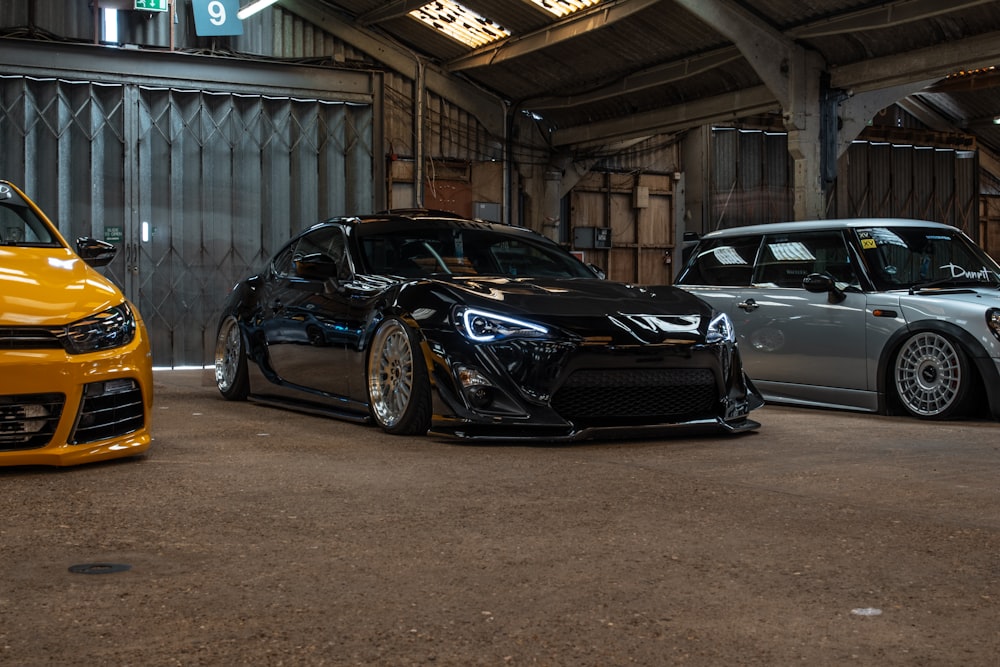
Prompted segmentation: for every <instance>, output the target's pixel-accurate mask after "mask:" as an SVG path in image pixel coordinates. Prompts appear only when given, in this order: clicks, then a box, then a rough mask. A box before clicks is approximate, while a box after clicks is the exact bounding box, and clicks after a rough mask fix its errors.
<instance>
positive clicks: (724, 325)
mask: <svg viewBox="0 0 1000 667" xmlns="http://www.w3.org/2000/svg"><path fill="white" fill-rule="evenodd" d="M705 342H706V343H735V342H736V327H734V326H733V321H732V320H731V319H729V315H726V314H725V313H716V314H715V315H713V316H712V319H711V321H709V323H708V331H707V332H705Z"/></svg>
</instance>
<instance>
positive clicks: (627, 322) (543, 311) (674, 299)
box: [441, 278, 712, 339]
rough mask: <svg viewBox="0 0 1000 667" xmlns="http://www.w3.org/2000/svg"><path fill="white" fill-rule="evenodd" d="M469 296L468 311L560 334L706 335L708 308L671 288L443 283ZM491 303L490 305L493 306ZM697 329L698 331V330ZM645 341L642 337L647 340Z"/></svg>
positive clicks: (573, 282) (572, 281)
mask: <svg viewBox="0 0 1000 667" xmlns="http://www.w3.org/2000/svg"><path fill="white" fill-rule="evenodd" d="M441 282H444V283H447V284H448V285H450V286H452V287H453V288H457V289H459V290H461V291H462V292H464V293H465V294H466V295H467V298H465V299H463V300H464V301H465V302H466V303H468V304H469V305H472V304H473V303H475V304H477V307H481V308H486V309H490V308H491V306H492V308H493V309H495V310H497V311H498V312H502V313H508V314H510V313H515V312H516V313H520V314H521V315H522V316H524V317H526V318H530V319H532V320H534V321H536V322H539V323H542V324H552V325H555V326H557V327H560V328H562V329H564V330H568V331H574V330H578V332H580V333H582V332H587V333H594V332H595V330H600V329H601V328H602V327H600V326H599V325H598V324H597V323H596V322H595V320H598V319H600V320H603V321H604V322H605V327H606V329H607V333H609V334H610V333H615V332H616V330H617V333H619V334H621V333H624V332H625V331H629V332H630V333H631V336H630V337H634V336H635V335H636V334H642V332H646V333H647V334H655V337H656V338H657V339H659V338H662V336H663V335H664V334H665V333H667V332H668V331H669V330H671V329H673V330H674V331H676V332H677V333H686V334H687V335H691V334H693V333H694V330H696V329H699V328H700V329H701V330H702V331H704V327H705V324H706V323H705V319H706V318H707V317H709V316H710V315H711V312H712V310H711V307H710V306H708V305H707V304H706V303H705V302H703V301H702V300H701V299H698V298H697V297H694V296H693V295H691V294H689V293H687V292H684V291H683V290H680V289H677V288H675V287H671V286H663V285H659V286H655V287H643V286H638V285H630V284H626V283H617V282H612V281H608V280H599V279H596V278H595V279H593V280H590V279H585V278H568V279H557V278H551V279H544V278H530V279H529V278H516V279H510V278H492V279H490V278H475V279H471V278H464V279H454V280H445V281H441ZM491 302H493V304H495V305H493V304H491ZM699 325H700V326H699ZM646 337H647V335H642V338H644V339H645V338H646Z"/></svg>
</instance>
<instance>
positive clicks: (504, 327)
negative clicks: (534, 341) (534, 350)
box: [455, 308, 549, 343]
mask: <svg viewBox="0 0 1000 667" xmlns="http://www.w3.org/2000/svg"><path fill="white" fill-rule="evenodd" d="M455 319H456V326H457V327H458V330H459V331H460V332H462V335H464V336H465V337H466V338H468V339H470V340H474V341H476V342H477V343H489V342H493V341H498V340H504V339H506V338H538V337H540V336H545V335H548V333H549V330H548V329H546V328H545V327H543V326H542V325H540V324H535V323H533V322H527V321H525V320H519V319H517V318H514V317H508V316H506V315H500V314H498V313H491V312H489V311H486V310H479V309H477V308H459V309H458V310H456V311H455Z"/></svg>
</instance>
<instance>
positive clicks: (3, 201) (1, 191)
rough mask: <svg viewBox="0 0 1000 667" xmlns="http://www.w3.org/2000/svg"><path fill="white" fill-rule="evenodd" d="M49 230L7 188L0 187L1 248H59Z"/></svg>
mask: <svg viewBox="0 0 1000 667" xmlns="http://www.w3.org/2000/svg"><path fill="white" fill-rule="evenodd" d="M58 245H60V244H59V242H58V241H57V240H56V239H54V238H53V237H52V234H51V232H49V228H48V227H47V226H46V225H45V223H43V222H42V221H41V220H40V219H39V218H38V217H37V216H36V215H35V212H34V211H32V210H31V209H30V208H29V207H28V205H27V204H26V203H25V202H24V201H23V200H22V199H21V198H20V197H18V196H17V194H16V193H14V192H13V191H12V190H11V189H10V188H8V187H7V186H3V185H0V246H48V247H51V246H58Z"/></svg>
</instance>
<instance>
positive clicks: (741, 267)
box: [676, 219, 1000, 419]
mask: <svg viewBox="0 0 1000 667" xmlns="http://www.w3.org/2000/svg"><path fill="white" fill-rule="evenodd" d="M676 282H677V284H678V285H679V286H680V287H682V288H684V289H686V290H688V291H691V292H693V293H695V294H696V295H698V296H700V297H701V298H702V299H704V300H705V301H708V302H709V303H711V304H712V305H713V306H715V308H717V309H718V310H720V311H722V312H725V313H728V314H729V316H730V318H731V319H732V320H733V322H734V324H735V327H736V332H737V336H738V340H739V345H740V350H741V353H742V356H743V365H744V368H745V370H746V372H747V374H748V375H749V376H750V377H751V378H752V379H753V380H754V382H755V384H756V385H757V387H758V389H759V390H760V391H761V393H762V394H763V395H764V397H765V399H767V400H770V401H773V402H776V403H791V404H798V405H807V406H816V407H829V408H846V409H853V410H864V411H870V412H879V413H882V414H894V413H898V412H900V410H899V409H900V408H902V409H903V410H905V411H906V412H907V413H909V414H911V415H913V416H916V417H921V418H927V419H949V418H956V417H965V416H986V415H989V416H992V417H993V418H994V419H998V418H1000V265H998V264H997V262H996V261H994V260H993V259H992V258H991V257H990V256H989V255H987V254H986V253H985V252H983V250H982V249H980V248H979V247H978V246H977V245H976V244H975V243H973V242H972V240H970V239H969V238H968V237H967V236H965V235H964V234H963V233H962V232H961V231H959V230H958V229H956V228H954V227H950V226H947V225H943V224H938V223H933V222H923V221H917V220H897V219H854V220H825V221H813V222H787V223H778V224H770V225H754V226H748V227H739V228H732V229H725V230H720V231H716V232H711V233H709V234H706V235H705V236H704V237H702V238H701V239H700V240H699V242H698V244H697V246H696V247H695V248H694V249H693V251H692V253H691V255H690V257H689V259H688V261H687V262H686V263H685V266H684V268H683V270H682V271H681V274H680V275H679V276H678V278H677V281H676Z"/></svg>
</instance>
